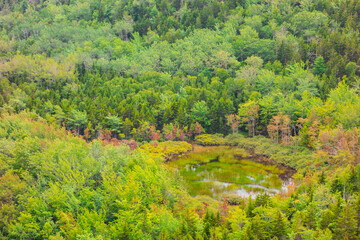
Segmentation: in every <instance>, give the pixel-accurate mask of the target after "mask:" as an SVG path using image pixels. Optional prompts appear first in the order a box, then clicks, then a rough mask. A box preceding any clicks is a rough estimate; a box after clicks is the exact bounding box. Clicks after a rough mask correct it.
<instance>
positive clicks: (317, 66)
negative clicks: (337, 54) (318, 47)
mask: <svg viewBox="0 0 360 240" xmlns="http://www.w3.org/2000/svg"><path fill="white" fill-rule="evenodd" d="M325 72H326V65H325V61H324V58H323V57H317V58H316V59H315V61H314V68H313V74H315V75H317V76H321V75H323V74H324V73H325Z"/></svg>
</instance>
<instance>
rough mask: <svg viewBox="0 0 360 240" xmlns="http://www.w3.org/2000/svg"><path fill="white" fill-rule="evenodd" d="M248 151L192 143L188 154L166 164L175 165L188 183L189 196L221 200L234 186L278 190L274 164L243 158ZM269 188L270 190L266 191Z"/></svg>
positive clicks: (277, 170) (254, 190) (280, 184)
mask: <svg viewBox="0 0 360 240" xmlns="http://www.w3.org/2000/svg"><path fill="white" fill-rule="evenodd" d="M246 156H247V152H246V151H245V150H244V149H241V148H234V147H227V146H213V147H209V146H206V147H204V146H197V145H195V146H194V150H193V151H192V152H191V153H188V154H186V155H183V156H181V157H180V158H179V159H177V160H175V161H172V162H170V163H169V165H170V166H173V167H176V168H177V169H178V170H179V171H180V174H181V175H182V176H183V178H184V179H185V180H186V182H187V184H188V190H189V192H190V194H191V195H193V196H196V195H208V196H210V197H213V198H217V199H220V198H221V196H222V195H223V194H228V193H234V192H236V190H237V189H245V190H246V191H248V192H264V191H267V190H266V188H270V189H279V190H280V189H281V186H282V182H281V180H280V179H279V177H278V174H280V173H282V170H280V169H278V168H277V167H276V166H275V165H263V164H261V163H258V162H254V161H250V160H245V159H244V158H245V157H246ZM269 191H271V190H269Z"/></svg>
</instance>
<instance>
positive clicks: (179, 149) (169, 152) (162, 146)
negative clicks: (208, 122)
mask: <svg viewBox="0 0 360 240" xmlns="http://www.w3.org/2000/svg"><path fill="white" fill-rule="evenodd" d="M191 150H192V145H191V144H190V143H187V142H185V141H166V142H150V143H146V144H144V145H142V146H140V151H142V152H144V153H148V154H149V156H150V157H154V158H156V157H162V158H165V159H170V158H171V157H172V156H175V155H179V154H182V153H186V152H189V151H191Z"/></svg>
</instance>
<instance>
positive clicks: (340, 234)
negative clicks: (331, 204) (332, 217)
mask: <svg viewBox="0 0 360 240" xmlns="http://www.w3.org/2000/svg"><path fill="white" fill-rule="evenodd" d="M355 217H356V212H355V209H354V206H352V205H351V204H349V203H348V204H347V205H346V206H345V208H344V209H343V211H341V212H340V215H339V217H338V219H337V220H336V227H335V230H334V232H335V236H336V239H349V240H351V239H357V222H356V218H355Z"/></svg>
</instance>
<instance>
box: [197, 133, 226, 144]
mask: <svg viewBox="0 0 360 240" xmlns="http://www.w3.org/2000/svg"><path fill="white" fill-rule="evenodd" d="M195 141H196V143H198V144H200V145H205V146H217V145H225V139H224V138H223V136H222V135H221V134H202V135H199V136H197V137H196V138H195Z"/></svg>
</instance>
